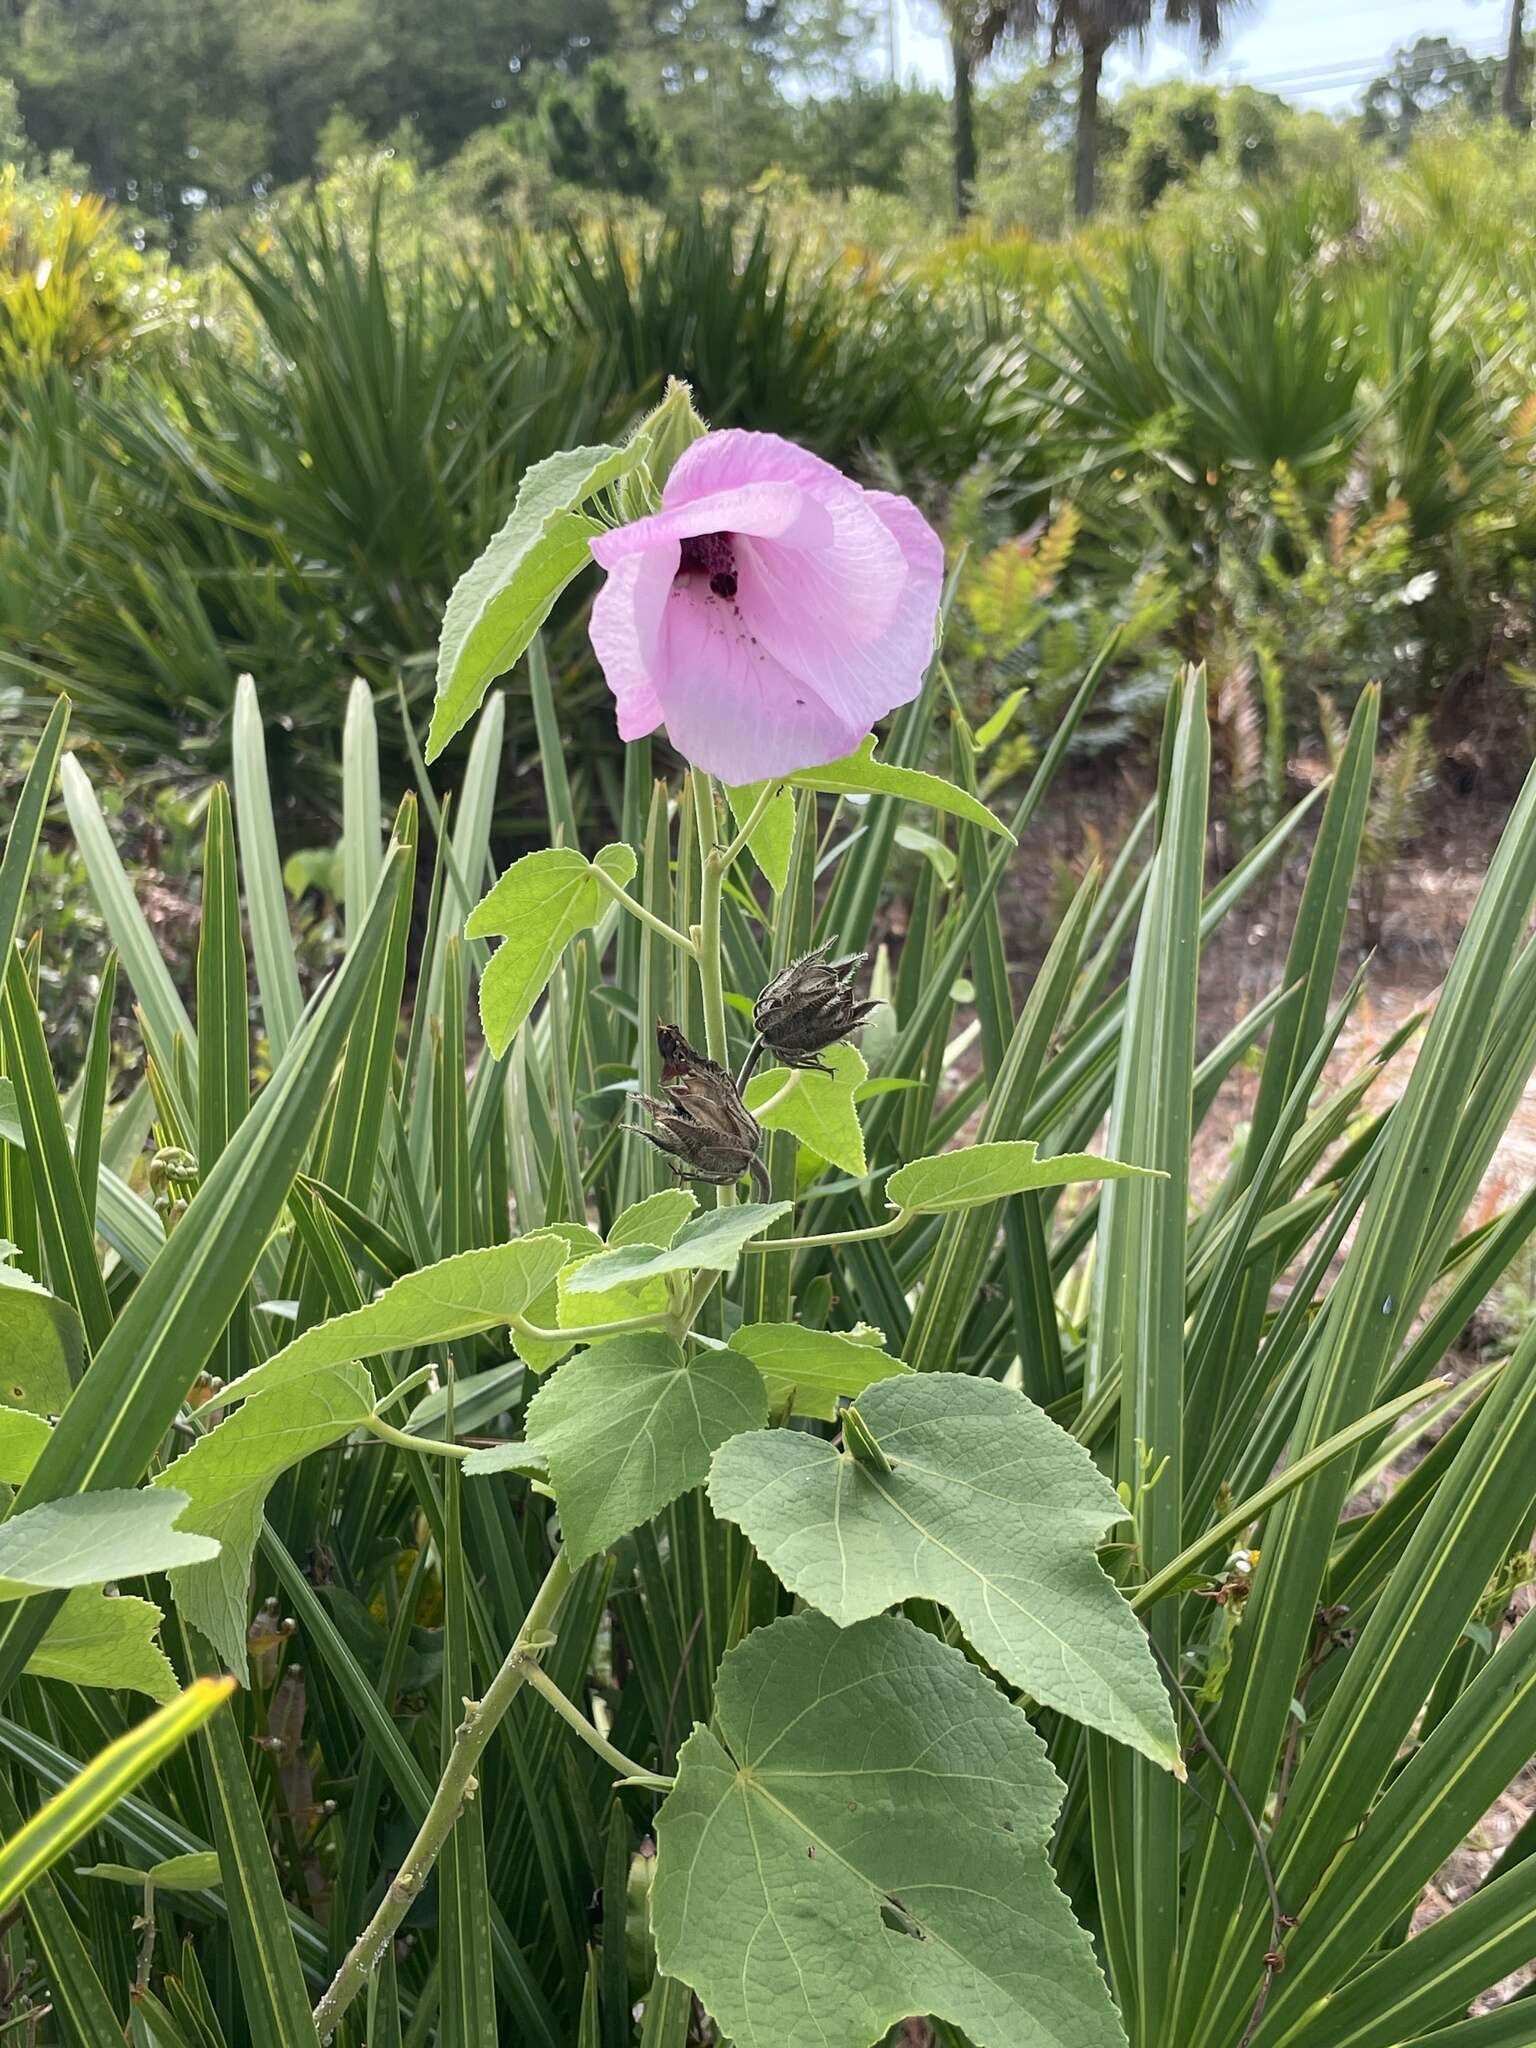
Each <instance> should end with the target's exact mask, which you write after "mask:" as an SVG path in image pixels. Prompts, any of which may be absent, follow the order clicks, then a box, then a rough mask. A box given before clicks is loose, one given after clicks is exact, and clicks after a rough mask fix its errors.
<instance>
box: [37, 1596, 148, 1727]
mask: <svg viewBox="0 0 1536 2048" xmlns="http://www.w3.org/2000/svg"><path fill="white" fill-rule="evenodd" d="M163 1619H164V1617H163V1616H162V1614H161V1612H160V1609H159V1608H158V1607H156V1606H155V1604H154V1602H153V1601H152V1600H140V1599H138V1598H137V1597H136V1596H135V1595H134V1594H132V1593H117V1594H114V1595H112V1596H110V1597H109V1596H108V1595H107V1594H105V1593H101V1592H98V1591H97V1589H96V1588H95V1587H94V1586H80V1587H77V1588H76V1590H75V1591H74V1592H73V1593H70V1594H67V1595H66V1597H65V1600H64V1605H63V1606H62V1607H61V1608H60V1609H59V1611H58V1613H57V1614H56V1615H55V1616H54V1618H53V1620H52V1621H50V1622H49V1624H48V1633H47V1635H45V1636H44V1637H43V1640H42V1641H41V1642H40V1643H39V1644H38V1646H37V1648H36V1649H35V1650H34V1651H33V1652H32V1655H31V1656H30V1657H29V1658H28V1659H27V1670H28V1671H29V1672H30V1673H31V1674H32V1676H33V1677H34V1678H58V1679H62V1680H63V1681H64V1683H65V1684H66V1685H99V1686H102V1687H104V1688H106V1689H107V1690H109V1691H113V1692H115V1691H117V1690H118V1688H119V1687H121V1688H124V1689H126V1690H127V1691H130V1692H142V1693H147V1694H148V1695H149V1697H150V1698H151V1699H152V1700H173V1699H174V1698H175V1697H176V1691H177V1686H176V1674H175V1672H174V1671H173V1670H172V1669H171V1660H170V1658H169V1657H167V1656H166V1654H165V1652H164V1650H162V1649H161V1647H160V1645H159V1643H158V1642H157V1641H156V1640H155V1634H156V1631H157V1630H158V1629H159V1626H160V1623H161V1621H162V1620H163Z"/></svg>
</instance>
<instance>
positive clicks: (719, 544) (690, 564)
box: [678, 533, 736, 597]
mask: <svg viewBox="0 0 1536 2048" xmlns="http://www.w3.org/2000/svg"><path fill="white" fill-rule="evenodd" d="M678 570H679V573H680V574H683V575H686V574H687V573H688V572H689V571H690V570H692V571H693V572H694V573H696V574H697V575H700V576H707V577H708V578H709V587H710V589H711V590H712V591H713V592H714V593H715V595H716V597H734V596H735V595H736V549H735V546H734V544H733V542H732V540H731V536H730V535H729V534H728V533H697V534H694V535H693V536H692V537H691V538H690V539H688V540H685V541H684V542H683V558H682V560H681V562H680V563H679V564H678Z"/></svg>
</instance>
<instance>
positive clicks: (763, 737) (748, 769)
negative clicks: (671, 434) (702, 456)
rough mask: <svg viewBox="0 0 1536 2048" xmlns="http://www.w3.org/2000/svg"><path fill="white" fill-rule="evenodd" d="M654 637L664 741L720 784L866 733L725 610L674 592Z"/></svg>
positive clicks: (797, 763) (839, 748) (826, 756)
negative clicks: (659, 648) (659, 652)
mask: <svg viewBox="0 0 1536 2048" xmlns="http://www.w3.org/2000/svg"><path fill="white" fill-rule="evenodd" d="M694 445H695V446H698V445H699V444H698V443H695V444H694ZM664 633H665V650H664V655H663V663H664V666H663V671H662V673H661V675H660V676H659V679H658V693H659V695H660V698H661V703H662V709H663V711H664V713H665V715H666V723H667V737H668V738H669V739H670V740H671V742H672V744H673V746H674V747H676V748H677V750H678V752H679V753H680V754H683V755H684V756H686V758H687V759H688V760H690V761H692V762H693V763H694V764H695V765H696V766H697V767H700V768H703V769H706V770H708V772H709V773H710V774H711V775H718V776H719V777H720V778H721V779H722V780H723V781H725V782H757V781H761V780H763V779H765V778H766V777H768V776H771V775H787V774H789V773H790V771H791V770H793V769H796V768H810V767H814V766H817V765H819V764H820V763H821V762H823V761H836V760H838V759H840V758H841V756H842V755H844V754H849V753H852V751H853V749H854V748H855V747H856V746H857V745H858V743H859V741H860V740H861V739H862V738H863V737H864V734H865V733H866V732H867V731H868V729H869V728H868V726H867V725H861V724H858V723H853V724H850V723H849V722H848V720H847V719H845V718H842V717H840V716H839V715H838V714H837V713H836V712H835V711H833V710H831V709H830V708H829V707H828V706H827V705H826V704H825V703H823V702H822V700H821V698H820V697H819V696H817V695H816V693H815V691H814V690H812V689H811V688H810V686H809V685H808V684H807V683H805V682H803V681H801V679H800V678H799V677H798V676H796V675H793V674H791V673H790V671H789V670H788V669H786V668H785V667H784V666H783V665H782V664H781V663H780V662H778V661H776V660H775V659H774V657H773V655H772V654H770V653H769V651H768V649H767V648H765V647H764V646H763V645H762V644H761V643H760V642H756V641H754V640H752V639H751V638H750V637H749V635H747V634H746V633H744V632H742V631H741V629H740V625H739V623H738V621H737V618H736V615H735V613H734V611H733V610H732V608H731V607H730V606H729V605H726V604H721V603H718V602H717V601H715V600H714V599H711V598H708V597H704V596H701V595H699V594H698V593H697V592H695V591H692V590H689V589H686V588H684V587H682V586H679V587H678V588H676V589H675V590H674V591H673V593H672V598H671V601H670V602H669V603H668V605H667V614H666V621H665V628H664Z"/></svg>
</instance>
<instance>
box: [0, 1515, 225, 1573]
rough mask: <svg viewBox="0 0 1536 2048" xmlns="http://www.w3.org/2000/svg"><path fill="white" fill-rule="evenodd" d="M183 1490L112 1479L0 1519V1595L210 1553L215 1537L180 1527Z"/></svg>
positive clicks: (163, 1567) (151, 1568)
mask: <svg viewBox="0 0 1536 2048" xmlns="http://www.w3.org/2000/svg"><path fill="white" fill-rule="evenodd" d="M187 1506H188V1500H187V1496H186V1495H185V1494H184V1493H171V1492H165V1491H156V1490H154V1489H152V1488H148V1487H143V1488H129V1487H113V1488H104V1489H103V1490H102V1491H101V1492H99V1493H78V1494H72V1495H70V1496H69V1497H68V1498H67V1499H64V1500H49V1501H44V1502H43V1503H42V1504H41V1505H40V1506H38V1507H35V1508H27V1509H26V1510H25V1511H24V1512H23V1513H21V1514H19V1515H12V1517H11V1519H10V1520H9V1521H8V1522H0V1600H24V1599H25V1598H26V1597H27V1595H28V1594H29V1593H43V1592H57V1591H60V1590H62V1589H66V1588H69V1587H73V1586H102V1585H105V1584H106V1583H107V1582H108V1580H115V1579H141V1578H143V1577H144V1576H145V1575H146V1573H149V1572H163V1571H167V1570H169V1568H170V1567H171V1566H172V1565H178V1564H192V1563H195V1562H198V1561H200V1560H203V1559H211V1558H213V1557H215V1556H216V1555H217V1553H218V1545H217V1544H215V1543H210V1542H209V1540H208V1538H207V1537H206V1536H201V1535H194V1534H191V1533H189V1532H187V1531H185V1530H182V1529H178V1528H177V1527H176V1523H177V1522H178V1521H179V1520H180V1518H181V1516H182V1514H183V1512H184V1511H185V1510H186V1508H187Z"/></svg>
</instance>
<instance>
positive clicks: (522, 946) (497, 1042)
mask: <svg viewBox="0 0 1536 2048" xmlns="http://www.w3.org/2000/svg"><path fill="white" fill-rule="evenodd" d="M597 867H600V868H601V869H602V871H603V873H604V874H606V875H608V876H609V877H610V878H611V879H612V880H613V881H615V882H618V883H619V884H620V885H621V886H622V885H623V884H624V883H627V882H629V881H631V880H633V878H634V873H635V856H634V851H633V849H632V848H630V847H628V846H623V845H619V846H605V847H604V848H603V849H602V851H601V852H600V853H598V854H597V855H596V856H595V857H594V858H593V859H592V860H588V859H587V857H586V855H585V854H581V853H578V852H577V851H576V849H575V847H573V846H543V847H540V848H539V850H538V852H536V853H525V854H524V855H523V857H522V859H521V860H516V861H514V862H513V863H512V865H511V867H509V868H508V869H507V872H506V873H505V874H504V875H503V876H502V878H501V880H500V881H499V882H497V883H496V884H495V886H494V887H493V888H492V889H490V890H489V891H488V892H487V893H486V895H484V896H483V897H481V899H480V901H479V902H478V903H477V904H476V905H475V907H474V909H473V910H472V911H471V912H470V914H469V918H468V920H467V922H466V923H465V926H464V932H465V936H466V937H468V938H471V939H484V938H500V940H501V944H500V945H499V946H498V947H497V949H496V951H495V953H494V954H493V955H492V956H491V961H490V964H489V966H488V967H487V968H486V970H485V973H484V975H483V976H482V977H481V981H480V1021H481V1024H482V1025H483V1026H484V1028H485V1036H486V1042H487V1044H488V1045H489V1046H490V1048H491V1050H492V1052H494V1053H495V1054H496V1055H497V1057H498V1058H499V1057H500V1056H501V1054H502V1053H504V1052H505V1051H506V1049H507V1047H508V1046H509V1045H510V1044H511V1043H512V1040H513V1038H514V1036H515V1035H516V1033H517V1030H518V1027H519V1025H521V1024H523V1023H524V1022H525V1021H526V1019H527V1017H528V1014H529V1012H530V1011H531V1010H532V1008H533V1006H534V1004H535V1003H536V1002H537V1001H538V999H539V997H540V996H541V995H542V994H543V993H544V991H545V989H546V988H547V987H548V986H549V978H550V976H551V975H552V974H553V973H554V971H555V967H556V965H557V963H558V962H559V959H560V955H561V954H562V953H563V952H564V951H565V949H566V947H567V946H568V945H569V944H570V942H571V940H572V939H573V938H575V936H576V934H577V933H578V932H580V931H585V930H587V929H588V927H589V926H591V925H594V924H596V923H597V920H598V919H599V917H601V916H602V913H603V909H604V906H605V905H606V904H607V902H608V901H609V898H608V897H607V895H606V894H605V893H604V890H603V887H602V884H601V883H600V882H599V881H597V880H596V878H595V877H594V874H593V869H594V868H597Z"/></svg>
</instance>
